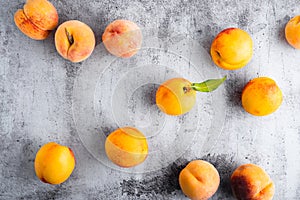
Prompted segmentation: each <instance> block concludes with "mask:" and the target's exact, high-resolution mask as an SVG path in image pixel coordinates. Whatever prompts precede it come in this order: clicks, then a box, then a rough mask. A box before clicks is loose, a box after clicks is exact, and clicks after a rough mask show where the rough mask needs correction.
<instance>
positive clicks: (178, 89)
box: [156, 77, 226, 115]
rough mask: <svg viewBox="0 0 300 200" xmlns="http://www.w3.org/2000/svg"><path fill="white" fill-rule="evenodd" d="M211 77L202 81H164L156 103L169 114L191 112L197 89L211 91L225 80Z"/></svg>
mask: <svg viewBox="0 0 300 200" xmlns="http://www.w3.org/2000/svg"><path fill="white" fill-rule="evenodd" d="M225 79H226V77H224V78H222V79H211V80H207V81H204V82H202V83H191V82H190V81H188V80H186V79H184V78H173V79H170V80H167V81H166V82H164V83H162V84H161V85H160V86H159V88H158V90H157V92H156V105H157V106H158V108H159V109H160V110H161V111H163V112H164V113H166V114H168V115H182V114H185V113H187V112H189V111H190V110H191V109H192V108H193V107H194V105H195V103H196V91H200V92H211V91H213V90H215V89H216V88H217V87H218V86H219V85H221V84H222V83H223V82H224V81H225Z"/></svg>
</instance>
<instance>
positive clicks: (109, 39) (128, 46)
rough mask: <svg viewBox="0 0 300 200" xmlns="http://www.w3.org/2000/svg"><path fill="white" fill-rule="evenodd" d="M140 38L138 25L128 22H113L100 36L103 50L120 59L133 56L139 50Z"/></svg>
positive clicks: (140, 33)
mask: <svg viewBox="0 0 300 200" xmlns="http://www.w3.org/2000/svg"><path fill="white" fill-rule="evenodd" d="M142 38H143V36H142V32H141V29H140V28H139V27H138V25H136V24H135V23H133V22H131V21H128V20H115V21H113V22H112V23H111V24H109V25H108V26H107V27H106V29H105V31H104V33H103V35H102V41H103V43H104V46H105V48H106V49H107V50H108V51H109V52H110V53H111V54H113V55H115V56H117V57H122V58H129V57H131V56H133V55H135V54H136V53H137V52H138V50H139V49H140V48H141V45H142Z"/></svg>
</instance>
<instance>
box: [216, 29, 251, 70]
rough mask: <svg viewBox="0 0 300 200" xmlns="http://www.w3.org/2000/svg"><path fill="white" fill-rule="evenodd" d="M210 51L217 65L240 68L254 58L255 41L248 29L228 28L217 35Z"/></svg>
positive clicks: (224, 67)
mask: <svg viewBox="0 0 300 200" xmlns="http://www.w3.org/2000/svg"><path fill="white" fill-rule="evenodd" d="M210 53H211V57H212V60H213V61H214V63H215V64H216V65H217V66H219V67H221V68H223V69H226V70H236V69H240V68H242V67H244V66H245V65H247V64H248V62H249V61H250V60H251V58H252V54H253V42H252V39H251V36H250V35H249V34H248V33H247V32H246V31H244V30H241V29H239V28H228V29H225V30H223V31H221V32H220V33H219V34H218V35H217V36H216V38H215V39H214V41H213V42H212V45H211V49H210Z"/></svg>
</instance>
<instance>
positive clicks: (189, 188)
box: [179, 160, 220, 200]
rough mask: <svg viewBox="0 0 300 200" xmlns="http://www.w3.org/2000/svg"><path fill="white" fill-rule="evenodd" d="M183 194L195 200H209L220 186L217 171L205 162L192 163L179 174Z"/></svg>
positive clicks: (195, 161)
mask: <svg viewBox="0 0 300 200" xmlns="http://www.w3.org/2000/svg"><path fill="white" fill-rule="evenodd" d="M179 185H180V188H181V190H182V192H183V193H184V194H185V195H186V196H188V197H189V198H190V199H193V200H207V199H209V198H210V197H212V196H213V195H214V194H215V193H216V191H217V190H218V187H219V185H220V176H219V173H218V171H217V169H216V168H215V167H214V166H213V165H212V164H210V163H209V162H206V161H203V160H194V161H191V162H190V163H189V164H188V165H187V166H186V167H185V168H184V169H183V170H182V171H181V172H180V174H179Z"/></svg>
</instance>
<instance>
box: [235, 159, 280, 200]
mask: <svg viewBox="0 0 300 200" xmlns="http://www.w3.org/2000/svg"><path fill="white" fill-rule="evenodd" d="M230 179H231V188H232V191H233V193H234V195H235V196H236V198H237V199H238V200H243V199H247V200H271V199H272V198H273V196H274V191H275V187H274V183H273V181H272V180H271V178H270V177H269V175H268V174H267V173H266V172H265V171H264V170H263V169H262V168H261V167H259V166H257V165H254V164H245V165H241V166H239V167H238V168H237V169H236V170H235V171H234V172H233V173H232V175H231V178H230Z"/></svg>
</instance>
